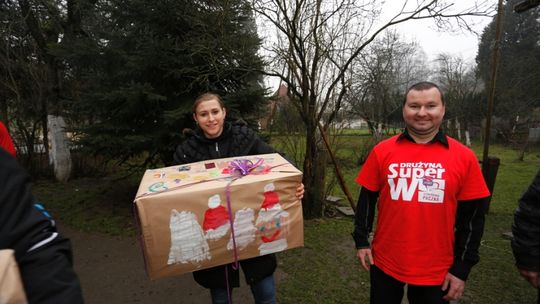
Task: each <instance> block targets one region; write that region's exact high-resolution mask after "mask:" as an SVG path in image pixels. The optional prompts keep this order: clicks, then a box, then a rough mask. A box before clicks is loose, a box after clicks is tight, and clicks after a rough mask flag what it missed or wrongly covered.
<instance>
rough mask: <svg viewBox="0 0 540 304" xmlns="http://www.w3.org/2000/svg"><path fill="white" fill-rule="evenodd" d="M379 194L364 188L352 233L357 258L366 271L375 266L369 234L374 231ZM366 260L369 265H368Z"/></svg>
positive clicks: (357, 207) (359, 198) (359, 197)
mask: <svg viewBox="0 0 540 304" xmlns="http://www.w3.org/2000/svg"><path fill="white" fill-rule="evenodd" d="M378 197H379V192H375V191H371V190H368V189H367V188H365V187H362V189H361V190H360V195H359V196H358V203H357V204H356V214H355V217H354V231H353V233H352V236H353V239H354V243H355V245H356V249H358V252H357V254H356V255H357V257H358V259H359V260H360V263H361V264H362V267H364V269H366V270H369V265H370V264H373V257H372V255H371V248H370V245H369V240H368V238H369V234H370V233H371V231H372V230H373V219H374V217H375V206H376V204H377V199H378ZM366 258H367V259H368V261H367V262H368V263H366Z"/></svg>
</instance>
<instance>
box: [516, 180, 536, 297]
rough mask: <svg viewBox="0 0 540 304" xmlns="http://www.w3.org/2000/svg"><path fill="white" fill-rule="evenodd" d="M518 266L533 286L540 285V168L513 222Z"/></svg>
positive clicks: (522, 274)
mask: <svg viewBox="0 0 540 304" xmlns="http://www.w3.org/2000/svg"><path fill="white" fill-rule="evenodd" d="M512 234H513V239H512V251H513V253H514V258H515V259H516V266H517V267H518V269H519V272H520V274H521V276H523V277H524V278H525V279H526V280H527V281H528V282H529V283H530V284H531V285H532V286H534V287H536V288H539V287H540V170H539V171H538V172H537V173H536V176H535V178H534V179H533V182H532V183H531V184H530V185H529V187H528V188H527V191H525V193H523V195H522V196H521V198H520V199H519V205H518V208H517V209H516V211H515V213H514V223H513V224H512Z"/></svg>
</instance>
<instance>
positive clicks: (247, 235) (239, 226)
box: [227, 208, 257, 250]
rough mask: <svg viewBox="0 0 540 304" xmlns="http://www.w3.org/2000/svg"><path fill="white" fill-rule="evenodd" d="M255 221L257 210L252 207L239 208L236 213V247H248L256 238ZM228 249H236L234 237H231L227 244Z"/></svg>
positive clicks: (240, 248)
mask: <svg viewBox="0 0 540 304" xmlns="http://www.w3.org/2000/svg"><path fill="white" fill-rule="evenodd" d="M254 221H255V212H254V211H253V209H251V208H243V209H241V210H238V211H237V212H236V214H235V215H234V223H233V225H234V242H235V243H236V249H239V250H242V249H244V248H246V247H247V246H248V245H249V244H250V243H251V242H253V241H254V240H255V233H256V232H257V228H255V225H254V224H253V222H254ZM227 249H228V250H233V249H234V244H233V238H232V233H231V238H230V239H229V243H228V244H227Z"/></svg>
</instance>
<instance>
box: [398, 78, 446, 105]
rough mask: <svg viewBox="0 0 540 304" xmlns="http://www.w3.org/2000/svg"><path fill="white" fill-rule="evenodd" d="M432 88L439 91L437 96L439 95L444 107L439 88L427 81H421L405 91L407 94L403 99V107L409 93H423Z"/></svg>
mask: <svg viewBox="0 0 540 304" xmlns="http://www.w3.org/2000/svg"><path fill="white" fill-rule="evenodd" d="M432 88H436V89H437V90H438V91H439V94H441V101H442V104H443V105H444V97H443V92H442V90H441V88H439V86H438V85H436V84H434V83H433V82H429V81H421V82H418V83H415V84H413V85H412V86H410V87H409V88H408V89H407V92H405V97H404V98H403V105H405V103H406V102H407V95H408V94H409V92H410V91H425V90H429V89H432Z"/></svg>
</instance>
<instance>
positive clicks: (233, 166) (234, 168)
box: [229, 158, 263, 176]
mask: <svg viewBox="0 0 540 304" xmlns="http://www.w3.org/2000/svg"><path fill="white" fill-rule="evenodd" d="M262 163H263V159H262V158H259V160H258V161H257V162H256V163H253V162H252V161H251V160H249V159H235V160H233V161H231V162H230V163H229V170H230V172H231V175H238V174H239V175H241V176H246V175H248V174H249V173H250V172H251V171H253V170H254V169H255V168H257V167H258V166H260V165H261V164H262Z"/></svg>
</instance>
